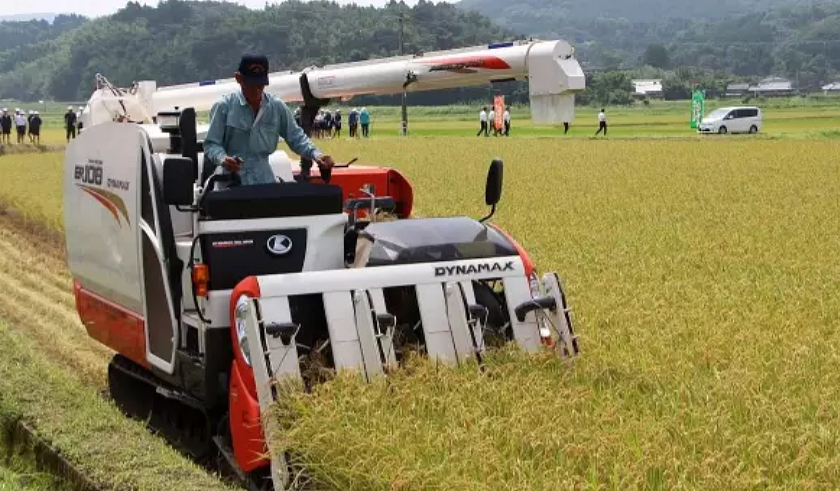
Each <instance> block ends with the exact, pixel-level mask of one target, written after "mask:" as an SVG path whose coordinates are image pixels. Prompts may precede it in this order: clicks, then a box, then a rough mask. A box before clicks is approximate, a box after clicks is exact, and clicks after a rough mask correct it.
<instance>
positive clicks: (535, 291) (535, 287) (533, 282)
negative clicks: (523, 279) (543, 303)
mask: <svg viewBox="0 0 840 491" xmlns="http://www.w3.org/2000/svg"><path fill="white" fill-rule="evenodd" d="M528 285H529V286H530V287H531V298H537V297H539V296H542V292H540V280H539V278H537V272H536V271H532V272H531V276H529V277H528Z"/></svg>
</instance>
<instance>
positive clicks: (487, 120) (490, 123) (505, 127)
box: [475, 107, 607, 136]
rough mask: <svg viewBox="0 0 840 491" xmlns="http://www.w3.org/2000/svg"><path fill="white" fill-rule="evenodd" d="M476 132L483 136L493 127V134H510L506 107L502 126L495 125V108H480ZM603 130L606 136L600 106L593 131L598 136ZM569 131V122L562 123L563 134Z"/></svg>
mask: <svg viewBox="0 0 840 491" xmlns="http://www.w3.org/2000/svg"><path fill="white" fill-rule="evenodd" d="M478 124H479V128H478V133H476V135H475V136H481V134H482V133H484V136H490V128H491V127H492V128H493V136H499V135H502V136H510V111H509V110H508V108H505V112H504V113H503V114H502V126H501V127H498V126H496V110H495V109H490V112H489V113H488V112H487V108H486V107H483V108H481V112H479V113H478ZM602 131H603V132H604V136H607V114H606V111H604V109H603V108H602V109H601V111H600V112H599V113H598V131H596V132H595V136H598V134H600V133H601V132H602ZM568 132H569V123H568V122H564V123H563V134H564V135H565V134H566V133H568Z"/></svg>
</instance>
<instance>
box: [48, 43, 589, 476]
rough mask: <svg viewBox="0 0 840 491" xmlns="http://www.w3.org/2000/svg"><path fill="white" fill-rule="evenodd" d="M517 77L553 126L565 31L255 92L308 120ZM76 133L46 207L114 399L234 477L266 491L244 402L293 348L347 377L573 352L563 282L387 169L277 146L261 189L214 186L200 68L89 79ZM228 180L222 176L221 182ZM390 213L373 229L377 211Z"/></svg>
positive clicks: (270, 396)
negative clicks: (357, 99) (348, 104)
mask: <svg viewBox="0 0 840 491" xmlns="http://www.w3.org/2000/svg"><path fill="white" fill-rule="evenodd" d="M526 78H527V80H528V81H529V85H530V93H531V111H532V117H533V119H534V121H535V122H538V123H558V122H562V121H571V120H572V119H573V116H574V94H575V92H578V91H581V90H583V89H584V76H583V73H582V71H581V68H580V66H579V65H578V62H577V61H576V60H575V58H574V54H573V49H572V47H571V46H570V45H569V44H568V43H566V42H564V41H530V42H514V43H504V44H498V45H490V46H480V47H473V48H467V49H460V50H452V51H444V52H436V53H429V54H425V55H423V56H406V57H397V58H388V59H381V60H372V61H367V62H360V63H350V64H341V65H334V66H326V67H323V68H312V69H307V70H304V71H302V72H299V73H291V72H287V73H277V74H272V75H271V77H270V85H269V86H268V87H267V88H266V92H267V93H269V94H274V95H277V96H279V97H280V98H281V99H283V100H284V101H286V102H289V103H293V102H300V103H302V104H301V107H302V110H303V111H302V112H303V116H304V117H303V119H302V125H303V127H304V129H305V130H307V132H308V128H311V123H312V119H313V118H314V115H315V113H316V112H317V111H318V109H319V108H320V107H322V106H323V105H324V104H327V103H329V100H330V99H344V100H346V99H348V98H350V97H353V96H357V95H361V94H394V93H401V92H403V91H404V90H406V91H418V90H433V89H444V88H453V87H464V86H470V85H481V84H486V83H491V82H496V81H508V80H523V79H526ZM97 82H98V86H97V90H96V91H95V92H94V94H93V96H92V97H91V99H90V101H89V103H88V105H87V107H86V108H85V110H84V112H83V117H82V121H83V123H84V129H83V131H82V132H81V133H80V135H79V136H78V137H77V138H76V139H74V140H73V141H72V142H71V143H70V145H68V147H67V150H66V156H65V161H64V198H63V199H64V221H65V234H66V246H67V257H68V262H69V268H70V271H71V272H72V275H73V281H74V287H73V288H74V294H75V298H76V307H77V310H78V313H79V316H80V317H81V320H82V322H83V323H84V325H85V326H86V328H87V332H88V333H89V335H90V336H91V337H92V338H94V339H96V340H98V341H99V342H101V343H103V344H105V345H107V346H109V347H111V348H112V349H114V350H115V351H116V352H117V353H116V354H115V356H114V358H113V360H112V361H111V363H110V365H109V371H108V375H109V385H110V391H111V394H112V396H113V399H114V400H115V402H116V403H117V404H118V405H119V406H120V407H121V408H122V409H123V410H124V411H125V412H126V413H127V414H129V415H133V416H135V417H138V418H143V419H147V420H149V421H150V425H151V426H152V427H154V428H156V429H158V430H159V431H161V432H162V433H163V434H164V435H165V436H166V437H167V438H169V439H170V440H171V441H172V442H173V444H175V445H176V446H177V447H178V448H179V449H181V450H182V451H184V452H187V453H189V454H191V455H192V456H193V457H196V458H198V459H200V460H203V459H207V458H211V459H212V458H219V459H221V461H222V462H223V463H226V464H228V465H229V466H230V467H231V468H232V469H233V470H234V471H235V472H236V474H237V475H238V476H239V477H240V478H242V479H243V481H244V482H246V483H248V485H249V486H250V487H251V488H252V489H270V488H274V489H285V488H286V486H287V485H288V478H289V466H288V465H287V455H285V454H283V455H271V454H269V452H268V450H267V446H266V444H265V442H266V433H265V426H264V424H263V423H264V422H263V421H262V420H261V414H262V412H263V411H264V410H265V409H266V408H267V407H268V406H269V405H270V404H272V402H273V401H274V400H275V397H276V395H275V392H274V391H273V389H272V387H271V386H270V382H271V381H272V380H274V379H279V378H287V377H291V378H293V379H298V380H303V381H304V382H306V383H314V382H313V381H312V380H310V379H309V377H308V376H307V373H308V372H307V368H308V367H309V366H310V363H311V361H312V360H313V359H319V360H320V362H319V363H322V364H324V363H325V364H326V366H327V367H328V368H329V369H332V370H356V371H358V372H359V373H360V374H361V375H362V376H364V377H365V378H366V380H371V379H372V378H373V377H377V376H379V375H382V374H385V373H386V372H387V371H388V369H390V368H393V367H395V366H397V365H398V364H399V363H400V361H401V359H402V358H403V357H404V356H405V354H406V352H407V351H408V350H411V349H413V350H419V351H420V352H421V353H422V354H423V355H424V356H428V357H431V358H433V359H435V360H439V361H442V362H446V363H464V362H467V361H477V362H479V363H480V362H481V359H482V356H483V355H484V354H485V353H486V350H487V349H489V348H492V347H493V346H499V345H500V343H505V342H509V341H512V342H515V343H516V344H517V345H518V346H519V347H521V348H522V349H523V350H525V351H527V352H535V351H537V350H544V349H553V350H556V352H557V354H558V356H562V357H573V356H575V355H576V354H577V352H578V347H577V341H576V337H575V334H574V331H573V329H572V325H571V320H570V317H569V314H568V308H567V304H566V300H565V295H564V291H563V287H562V283H561V281H560V279H559V277H558V275H557V274H556V273H553V272H549V273H545V274H543V275H542V276H538V273H537V271H536V269H535V267H534V264H533V263H532V261H531V260H530V259H529V257H528V254H527V252H526V251H525V250H524V249H523V248H522V247H521V246H520V245H519V244H518V243H517V242H516V241H515V240H514V239H513V238H512V237H510V236H509V235H508V234H507V233H506V232H504V231H502V230H501V229H499V227H497V226H495V225H493V224H490V223H488V222H487V219H489V218H490V216H492V214H493V211H495V207H496V204H497V203H498V201H499V199H500V196H501V189H502V162H501V161H498V160H495V161H493V162H492V164H491V166H490V171H489V174H488V179H487V183H486V188H485V201H486V203H487V205H488V206H492V211H491V212H490V214H489V215H488V216H487V217H485V218H483V219H481V220H474V219H472V218H468V217H441V218H422V219H412V218H410V214H411V210H412V199H413V194H412V188H411V186H410V184H409V182H408V181H407V180H406V179H405V178H404V177H403V176H402V175H401V174H400V173H399V172H398V171H397V170H394V169H389V168H385V167H361V166H352V167H351V166H349V165H343V166H341V165H339V166H336V168H334V169H332V172H330V173H327V172H317V171H315V170H314V169H312V170H311V171H310V168H309V166H311V162H309V163H308V165H307V163H305V162H300V163H299V162H297V161H293V160H291V159H289V158H288V157H287V155H286V153H284V152H283V151H280V150H278V151H277V152H275V153H274V154H273V155H272V156H271V160H270V162H271V164H272V167H273V168H274V170H275V172H276V175H277V176H278V182H277V183H273V184H266V185H254V186H235V185H234V186H233V187H231V188H230V189H227V190H215V183H216V182H218V181H219V180H222V179H232V178H231V177H225V176H224V175H223V174H220V173H218V172H216V171H215V169H214V168H213V167H212V166H211V165H205V161H204V159H203V154H202V148H201V144H202V139H203V136H204V134H205V133H206V129H207V126H206V125H200V126H199V125H197V122H196V111H203V110H208V109H210V107H211V106H212V104H213V103H214V102H215V101H216V100H218V98H219V96H221V95H222V94H224V93H227V92H230V91H235V90H238V86H237V85H236V84H235V82H233V81H228V80H220V81H212V82H201V83H196V84H187V85H180V86H174V87H161V88H157V87H156V86H155V83H154V82H145V81H144V82H139V83H135V84H133V85H132V87H131V88H129V89H120V88H117V87H114V86H113V85H111V84H110V83H109V82H108V81H107V80H106V79H105V78H104V77H101V76H99V75H98V76H97ZM234 179H235V178H234ZM380 210H386V211H390V212H391V213H392V215H395V216H396V218H397V219H396V220H388V221H377V217H378V216H379V215H378V211H380Z"/></svg>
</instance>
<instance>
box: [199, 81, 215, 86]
mask: <svg viewBox="0 0 840 491" xmlns="http://www.w3.org/2000/svg"><path fill="white" fill-rule="evenodd" d="M205 85H216V81H215V80H202V81H201V82H199V83H198V86H199V87H204V86H205Z"/></svg>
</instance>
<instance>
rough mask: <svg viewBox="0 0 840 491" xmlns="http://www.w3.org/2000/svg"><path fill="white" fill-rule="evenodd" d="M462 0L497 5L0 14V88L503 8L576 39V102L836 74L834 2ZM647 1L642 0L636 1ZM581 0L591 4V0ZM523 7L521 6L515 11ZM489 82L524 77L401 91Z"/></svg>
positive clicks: (143, 72) (429, 96) (444, 21)
mask: <svg viewBox="0 0 840 491" xmlns="http://www.w3.org/2000/svg"><path fill="white" fill-rule="evenodd" d="M470 1H471V2H472V3H473V4H475V3H476V2H484V3H483V4H481V5H483V7H481V8H485V9H486V8H489V7H488V5H490V6H496V7H498V10H497V11H496V13H495V15H493V16H492V17H493V19H494V20H495V22H494V21H491V20H490V18H489V17H488V16H485V15H483V14H482V13H481V12H480V11H472V10H470V9H469V8H467V7H468V5H453V4H448V3H439V4H433V3H431V2H428V1H425V0H422V1H420V2H419V3H417V4H416V5H414V6H413V7H408V6H406V5H405V4H404V3H402V2H400V3H397V2H395V1H394V0H391V2H390V3H389V4H387V5H385V6H384V7H381V8H375V7H361V6H355V5H349V6H346V5H345V6H340V5H338V4H336V3H334V2H328V1H324V0H318V1H313V2H303V1H300V0H290V1H286V2H284V3H281V4H278V5H273V6H266V7H265V8H264V9H260V10H250V9H247V8H245V7H242V6H239V5H237V4H232V3H225V2H215V1H208V2H192V1H185V0H166V1H163V2H161V3H160V4H159V5H158V6H157V7H149V6H144V5H141V4H139V3H137V2H129V3H128V4H127V5H126V6H125V7H124V8H123V9H121V10H120V11H118V12H117V13H116V14H114V15H112V16H109V17H105V18H99V19H86V18H84V17H81V16H58V17H57V18H56V19H55V21H54V22H53V23H48V22H46V21H29V22H3V23H0V98H14V99H20V100H28V101H32V100H38V99H45V98H46V99H53V100H63V101H84V100H86V99H87V98H88V97H89V96H90V93H91V91H92V89H93V81H94V75H95V74H96V73H102V74H103V75H105V76H106V77H107V78H108V79H109V80H110V81H111V82H113V83H115V84H117V85H120V86H127V85H129V84H130V83H131V82H133V81H136V80H144V79H151V80H156V81H157V83H158V84H159V85H170V84H178V83H185V82H194V81H198V80H204V79H215V78H226V77H230V76H231V75H232V73H233V71H234V70H235V67H236V63H237V61H238V59H239V56H240V55H241V54H242V52H244V51H249V50H255V51H262V52H264V53H266V54H267V55H268V57H269V59H270V61H271V63H272V69H273V70H299V69H302V68H304V67H306V66H310V65H325V64H330V63H340V62H347V61H359V60H365V59H369V58H378V57H387V56H396V55H398V54H400V51H401V48H402V51H403V52H404V53H405V54H411V53H420V52H426V51H432V50H442V49H452V48H459V47H465V46H472V45H482V44H486V43H490V42H499V41H505V40H512V39H516V38H520V37H522V36H520V33H519V32H516V28H517V26H518V24H517V21H516V19H521V18H525V17H527V18H528V19H532V20H533V22H534V24H533V25H532V26H531V32H526V34H536V35H540V34H542V36H543V37H553V38H556V37H560V38H563V39H568V40H569V41H571V42H572V43H573V44H574V45H575V47H576V52H577V56H578V59H579V60H580V61H581V63H582V64H583V65H584V71H585V72H586V75H587V86H588V88H587V90H586V91H585V92H584V93H583V94H580V96H579V97H578V101H579V103H582V104H624V103H629V102H630V101H631V97H632V96H631V92H632V87H631V86H630V78H632V77H639V76H647V77H652V76H656V77H658V78H663V79H664V86H665V91H666V94H665V96H666V98H669V99H674V98H685V97H687V96H688V94H689V93H690V90H691V86H692V84H693V83H694V82H698V81H699V82H700V83H702V84H703V86H704V87H705V88H706V89H707V93H708V94H709V95H710V96H711V97H714V95H715V94H716V93H717V92H721V91H723V90H724V89H725V86H726V84H727V83H729V82H730V81H734V80H741V79H749V78H756V77H762V76H765V75H770V74H775V75H781V76H788V77H791V78H793V79H794V80H796V81H798V82H799V85H801V86H805V87H807V86H809V85H810V86H813V85H815V84H816V85H818V84H821V83H825V82H826V81H830V79H831V78H832V77H833V76H835V75H836V74H837V73H838V71H840V4H838V5H833V4H829V5H822V6H820V5H808V6H804V7H796V8H787V7H778V8H776V9H774V10H770V11H767V12H763V13H748V14H741V15H733V16H730V17H727V18H713V17H707V18H702V17H700V18H696V19H685V18H683V19H677V18H664V17H663V18H661V19H657V20H656V21H647V22H644V21H639V20H634V21H629V20H627V19H625V18H606V17H590V18H587V17H585V16H582V17H581V18H580V19H578V20H576V21H575V22H557V19H556V15H560V14H557V13H555V14H552V13H551V12H550V11H548V10H546V9H545V8H543V10H540V8H542V7H539V6H538V5H537V4H534V5H531V4H530V3H528V2H531V3H533V2H536V1H538V0H516V1H510V0H508V2H507V3H506V4H505V5H506V7H505V6H504V5H501V4H499V5H496V3H498V1H497V0H470ZM539 1H540V2H542V1H543V0H539ZM552 1H554V2H555V3H556V2H565V4H564V5H566V7H568V8H567V9H566V11H565V12H569V11H570V10H569V8H570V7H569V5H572V4H574V2H575V1H578V3H580V1H582V0H552ZM587 1H588V0H587ZM657 1H659V0H643V1H641V5H647V4H651V2H653V4H655V2H657ZM672 1H673V2H676V3H678V2H679V1H681V0H672ZM740 1H741V2H746V3H747V4H749V5H751V6H753V7H756V6H758V2H761V1H772V2H776V3H779V4H781V3H783V2H785V1H786V0H740ZM814 1H816V0H814ZM488 2H489V3H488ZM493 2H496V3H493ZM727 2H729V0H727ZM653 4H652V5H653ZM736 4H738V3H737V2H729V3H727V5H730V6H732V5H736ZM546 5H549V6H550V5H551V1H548V2H547V3H546ZM575 5H577V4H575ZM580 5H588V6H590V7H588V8H594V7H591V6H592V5H594V4H593V3H592V2H588V3H587V2H584V3H582V4H580ZM580 5H578V6H580ZM606 5H607V7H610V6H613V5H614V3H610V2H608V3H607V4H606ZM615 5H618V4H615ZM621 5H624V4H621ZM692 5H695V7H694V8H701V7H697V5H699V4H696V3H693V4H692ZM517 6H519V7H517ZM528 6H530V7H533V8H531V9H530V10H529V9H526V8H524V7H528ZM470 8H478V7H477V6H476V5H473V6H472V7H470ZM581 8H583V7H581ZM610 8H612V7H610ZM616 8H617V7H616ZM733 8H734V7H733ZM512 9H513V10H512ZM516 9H520V10H516ZM523 9H524V10H523ZM479 10H480V9H479ZM511 11H514V12H519V14H518V15H519V16H520V17H513V16H512V15H511V14H510V12H511ZM605 11H606V12H607V13H609V12H610V10H609V8H606V10H605ZM552 15H555V17H552ZM638 15H644V12H643V11H642V12H640V13H639V14H638ZM552 19H554V21H552ZM552 22H554V23H553V24H552ZM500 24H502V25H500ZM549 25H551V26H553V27H551V28H549V27H548V26H549ZM504 26H508V27H504ZM511 26H513V27H511ZM540 29H542V31H540ZM549 29H553V30H551V31H549ZM520 32H521V31H520ZM833 39H836V40H837V42H832V41H831V40H833ZM826 40H828V41H826ZM401 41H402V42H401ZM594 68H597V69H598V70H594ZM495 93H502V94H504V95H505V96H506V100H508V101H510V102H513V103H527V101H528V87H527V83H524V82H514V83H506V84H503V85H499V86H497V87H475V88H462V89H453V90H442V91H433V92H420V93H413V94H410V95H409V98H408V100H409V104H411V105H442V104H453V103H463V102H469V101H490V100H491V98H492V95H493V94H495ZM358 103H359V104H367V105H375V104H389V105H392V104H399V103H400V98H399V96H366V97H362V98H359V99H358Z"/></svg>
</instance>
